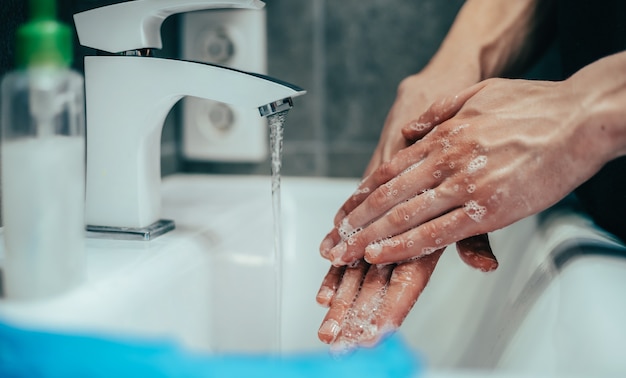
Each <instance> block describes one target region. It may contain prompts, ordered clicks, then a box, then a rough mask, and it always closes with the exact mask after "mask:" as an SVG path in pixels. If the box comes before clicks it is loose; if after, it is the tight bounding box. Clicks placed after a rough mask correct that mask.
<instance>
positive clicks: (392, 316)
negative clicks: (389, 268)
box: [377, 249, 444, 330]
mask: <svg viewBox="0 0 626 378" xmlns="http://www.w3.org/2000/svg"><path fill="white" fill-rule="evenodd" d="M443 251H444V250H443V249H439V250H437V251H435V252H433V253H432V254H430V255H427V256H424V257H422V258H420V259H417V260H413V261H407V262H404V263H401V264H398V265H397V266H396V267H395V268H394V270H393V274H392V275H391V278H390V281H389V287H388V288H387V293H386V295H385V301H384V303H383V311H382V312H381V316H380V317H379V318H378V319H377V320H378V321H379V328H380V329H387V330H394V329H397V328H398V327H400V325H402V322H403V321H404V319H405V318H406V316H407V315H408V314H409V311H411V308H413V306H414V305H415V302H416V301H417V299H418V298H419V296H420V295H421V294H422V291H424V288H425V287H426V285H427V284H428V281H429V280H430V277H431V276H432V274H433V271H434V270H435V266H436V265H437V262H438V261H439V258H440V257H441V254H442V253H443Z"/></svg>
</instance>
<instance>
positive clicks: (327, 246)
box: [320, 237, 335, 259]
mask: <svg viewBox="0 0 626 378" xmlns="http://www.w3.org/2000/svg"><path fill="white" fill-rule="evenodd" d="M334 246H335V242H334V241H333V239H332V238H331V237H327V238H326V239H324V240H322V243H321V244H320V254H321V255H322V257H323V258H325V259H328V258H329V256H330V250H331V248H333V247H334Z"/></svg>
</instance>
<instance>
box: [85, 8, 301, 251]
mask: <svg viewBox="0 0 626 378" xmlns="http://www.w3.org/2000/svg"><path fill="white" fill-rule="evenodd" d="M264 5H265V4H264V3H263V2H261V1H258V0H223V1H219V0H136V1H130V2H124V3H119V4H114V5H110V6H106V7H102V8H97V9H93V10H89V11H85V12H82V13H77V14H75V15H74V21H75V24H76V29H77V32H78V38H79V41H80V43H81V45H83V46H87V47H92V48H95V49H98V50H101V51H105V52H108V53H111V54H116V55H110V56H86V57H85V92H86V93H85V94H86V107H87V183H86V190H87V193H86V207H85V210H86V214H85V216H86V221H87V224H88V226H87V230H88V231H95V232H105V233H115V234H117V235H118V236H117V237H121V238H141V239H144V240H149V239H150V238H153V237H156V236H158V235H160V234H162V233H164V232H167V231H169V230H171V229H173V228H174V226H173V222H172V221H169V220H161V219H160V212H161V194H160V184H161V170H160V139H161V130H162V128H163V122H164V120H165V117H166V116H167V114H168V112H169V111H170V109H171V107H172V106H173V105H174V104H175V103H176V102H177V101H178V100H179V99H180V98H182V97H183V96H195V97H200V98H205V99H210V100H214V101H219V102H224V103H228V104H233V105H242V106H249V107H253V108H258V110H259V113H260V116H269V115H271V114H274V113H277V112H280V111H285V110H288V109H289V108H291V106H292V105H293V103H292V100H291V99H292V98H293V97H296V96H300V95H302V94H304V93H306V92H305V91H304V90H302V89H300V88H298V87H296V86H294V85H291V84H287V83H284V82H282V81H278V80H275V79H272V78H269V77H267V76H263V75H258V74H253V73H247V72H242V71H238V70H233V69H229V68H225V67H220V66H215V65H209V64H203V63H195V62H188V61H182V60H173V59H161V58H155V57H151V56H150V54H146V51H149V50H150V49H154V48H157V49H158V48H161V47H162V42H161V36H160V28H161V24H162V22H163V20H164V19H165V18H166V17H168V16H170V15H171V14H174V13H181V12H188V11H195V10H204V9H210V8H251V9H260V8H262V7H263V6H264Z"/></svg>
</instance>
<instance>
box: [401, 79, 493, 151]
mask: <svg viewBox="0 0 626 378" xmlns="http://www.w3.org/2000/svg"><path fill="white" fill-rule="evenodd" d="M484 86H485V84H484V83H478V84H476V85H473V86H471V87H469V88H467V89H465V90H463V91H461V92H460V93H459V94H457V95H456V96H448V97H444V98H442V99H440V100H438V101H435V102H434V103H433V104H432V105H431V106H430V107H429V108H428V109H426V111H425V112H424V113H422V115H420V116H419V118H418V119H417V120H415V121H412V122H410V123H409V124H408V125H407V126H405V127H404V128H403V129H402V135H403V136H404V137H405V138H406V139H408V140H412V141H416V140H419V139H421V138H423V137H424V135H426V134H428V133H429V132H430V131H431V130H432V129H433V128H434V127H435V126H437V125H439V124H440V123H442V122H444V121H447V120H448V119H450V118H452V117H454V115H456V113H458V111H459V110H461V108H462V107H463V105H465V103H466V102H467V100H469V99H470V98H471V97H472V96H474V95H475V94H476V93H478V91H480V90H481V89H482V88H483V87H484Z"/></svg>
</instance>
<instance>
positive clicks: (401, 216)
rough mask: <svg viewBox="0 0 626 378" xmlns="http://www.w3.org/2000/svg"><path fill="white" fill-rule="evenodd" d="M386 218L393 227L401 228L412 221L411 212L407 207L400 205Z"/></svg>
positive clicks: (390, 211)
mask: <svg viewBox="0 0 626 378" xmlns="http://www.w3.org/2000/svg"><path fill="white" fill-rule="evenodd" d="M386 218H387V222H389V224H390V225H391V226H392V227H401V226H404V225H406V224H407V222H408V221H409V220H410V219H411V211H410V210H409V208H408V207H407V206H406V205H398V206H396V207H394V208H393V209H391V210H389V212H388V213H387V215H386Z"/></svg>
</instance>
